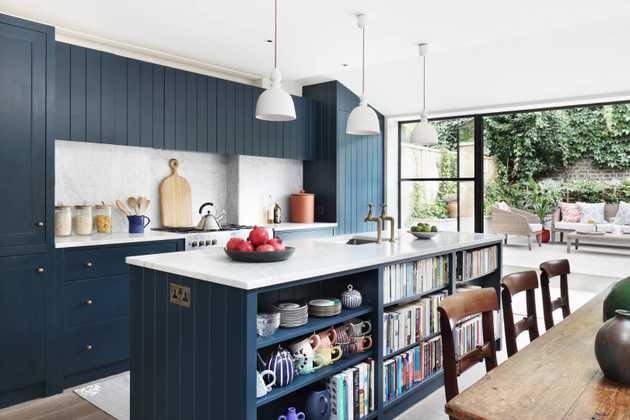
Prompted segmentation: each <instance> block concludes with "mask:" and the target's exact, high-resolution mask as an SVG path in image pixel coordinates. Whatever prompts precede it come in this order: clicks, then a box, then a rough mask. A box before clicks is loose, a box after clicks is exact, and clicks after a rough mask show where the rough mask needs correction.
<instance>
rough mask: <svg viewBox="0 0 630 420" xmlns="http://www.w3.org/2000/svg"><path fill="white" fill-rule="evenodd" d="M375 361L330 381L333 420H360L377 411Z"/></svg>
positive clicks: (362, 364)
mask: <svg viewBox="0 0 630 420" xmlns="http://www.w3.org/2000/svg"><path fill="white" fill-rule="evenodd" d="M374 372H375V368H374V360H373V359H366V361H365V362H362V363H359V364H358V365H356V366H354V367H351V368H349V369H346V370H344V371H341V372H339V373H338V374H336V375H334V376H332V377H330V378H329V379H328V390H329V391H330V400H331V416H330V419H331V420H359V419H360V418H362V417H365V416H367V415H368V414H370V413H371V412H372V411H374V409H375V405H376V403H375V400H374V397H375V395H374V390H375V388H374Z"/></svg>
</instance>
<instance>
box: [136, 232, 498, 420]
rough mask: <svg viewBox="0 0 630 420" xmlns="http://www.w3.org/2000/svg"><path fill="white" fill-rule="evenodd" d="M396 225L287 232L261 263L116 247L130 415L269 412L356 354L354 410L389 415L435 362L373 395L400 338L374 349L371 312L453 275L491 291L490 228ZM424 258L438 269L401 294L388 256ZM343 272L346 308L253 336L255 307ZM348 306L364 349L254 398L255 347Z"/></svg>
mask: <svg viewBox="0 0 630 420" xmlns="http://www.w3.org/2000/svg"><path fill="white" fill-rule="evenodd" d="M399 235H400V237H399V239H398V241H396V242H394V243H390V242H383V243H381V244H375V243H367V244H363V245H348V244H346V242H347V241H348V239H350V237H333V238H327V239H313V240H297V241H293V242H289V243H288V245H289V246H293V247H295V248H296V251H295V254H294V255H293V257H292V258H291V259H289V260H288V261H285V262H279V263H269V264H247V263H236V262H233V261H231V260H230V259H229V258H228V257H227V256H226V255H225V253H224V251H223V250H222V249H217V248H212V249H204V250H199V251H192V252H185V253H182V252H177V253H167V254H160V255H148V256H139V257H128V258H127V263H128V264H130V267H131V268H130V273H131V298H130V299H131V373H132V376H131V418H132V419H134V420H137V419H158V418H165V419H257V418H258V419H262V418H277V417H278V416H279V415H280V414H283V413H284V414H286V408H287V407H289V406H296V407H298V408H301V407H303V403H304V399H305V393H306V388H307V387H308V386H309V385H311V384H313V383H315V382H317V381H320V380H322V379H327V378H329V377H331V376H332V375H334V374H336V373H338V372H340V371H342V370H344V369H347V368H350V367H352V366H355V365H357V364H358V363H360V362H363V361H366V360H373V361H374V362H375V363H374V366H375V370H374V377H375V378H376V380H375V383H374V395H375V398H373V401H372V405H373V407H374V411H372V412H371V413H370V414H369V415H368V416H365V417H366V418H376V417H378V418H392V417H394V416H395V415H398V414H400V413H401V412H402V411H404V410H405V409H406V408H408V407H409V406H411V405H413V404H414V403H415V402H417V401H418V400H420V399H421V398H424V396H426V395H428V394H429V393H430V392H432V391H433V390H435V389H437V388H438V387H440V386H441V385H442V374H441V370H440V371H438V372H435V374H433V375H431V376H429V377H427V378H426V379H424V380H423V381H422V382H420V383H417V384H415V385H414V386H413V387H411V388H410V389H407V390H406V392H404V393H403V394H401V395H398V396H396V398H394V399H389V400H388V401H387V402H384V401H383V398H382V396H383V390H384V388H383V387H384V384H383V383H382V382H383V381H382V378H383V363H384V362H385V360H387V359H388V358H391V357H394V356H395V355H397V354H399V353H400V352H402V351H403V350H405V349H401V350H400V351H398V352H395V353H388V354H384V353H385V352H384V341H383V340H384V333H383V329H384V328H382V326H383V314H384V312H385V311H386V310H387V308H393V307H395V306H396V305H400V304H405V303H409V302H413V301H417V300H419V299H421V298H422V297H424V296H427V295H431V294H432V293H436V292H441V293H449V294H451V293H454V292H455V290H456V288H457V287H458V286H459V285H463V284H469V283H474V284H476V285H479V286H482V287H494V288H495V289H496V290H497V293H498V292H499V281H500V278H501V268H500V267H501V240H502V238H501V237H499V236H496V235H483V234H473V233H450V232H443V233H440V234H438V235H437V236H436V237H434V238H433V239H431V240H415V238H413V237H412V236H411V235H410V234H408V233H404V232H402V233H399ZM355 236H361V235H355ZM476 250H492V253H491V254H490V255H492V258H494V260H493V263H492V264H489V265H488V264H486V265H487V267H489V269H487V270H486V271H479V270H476V271H471V270H470V268H471V265H470V261H476V259H475V258H471V257H472V256H473V253H474V251H476ZM433 258H440V261H443V262H444V267H445V268H446V269H445V270H444V276H445V278H446V279H447V281H445V282H444V283H441V284H440V285H439V287H435V288H426V289H423V290H422V291H420V292H416V293H414V294H412V295H409V294H407V295H404V296H400V295H398V296H394V295H393V294H392V290H391V287H392V285H391V284H390V283H389V282H390V281H391V274H390V272H393V270H390V269H389V268H390V267H394V266H396V265H401V264H412V265H413V264H416V262H418V261H421V260H428V259H433ZM386 276H387V278H386ZM348 284H352V285H353V286H354V288H355V289H357V290H359V291H360V292H361V293H362V295H363V303H362V305H361V306H359V307H358V308H355V309H344V310H343V311H342V312H341V313H340V314H338V315H335V316H333V317H329V318H315V317H310V318H309V320H308V323H307V324H306V325H303V326H300V327H297V328H280V329H279V330H278V331H277V332H276V333H275V334H273V335H271V336H269V337H258V336H257V334H256V314H257V312H261V311H264V310H266V309H267V308H269V307H270V306H271V305H272V304H274V303H277V302H280V301H287V300H302V301H306V300H309V299H311V298H317V297H326V296H334V297H339V296H340V294H341V292H342V291H343V290H345V289H346V287H347V285H348ZM385 294H387V295H388V296H390V298H387V299H386V298H385V297H384V296H385ZM392 296H393V297H392ZM355 318H361V319H363V320H369V321H370V322H371V325H372V326H373V331H372V337H373V340H374V345H373V347H372V348H371V349H370V350H369V351H367V352H364V353H353V354H350V355H348V356H347V357H344V358H342V359H341V360H339V361H338V362H336V363H334V364H332V365H329V366H326V367H323V368H321V369H319V370H317V371H315V372H314V373H311V374H306V375H300V376H297V377H296V379H295V380H294V381H293V382H292V383H290V384H288V385H287V386H284V387H274V388H273V389H272V390H271V392H269V393H267V394H266V395H265V396H263V397H261V398H256V370H257V353H260V354H267V353H269V351H271V350H273V349H276V348H277V347H278V345H282V346H283V347H286V345H287V344H288V343H290V342H292V341H295V340H297V339H299V338H301V337H307V336H309V335H310V334H312V333H313V332H317V331H321V330H324V329H326V328H329V327H331V326H335V325H339V324H343V323H345V322H347V321H349V320H352V319H355ZM301 404H302V405H301Z"/></svg>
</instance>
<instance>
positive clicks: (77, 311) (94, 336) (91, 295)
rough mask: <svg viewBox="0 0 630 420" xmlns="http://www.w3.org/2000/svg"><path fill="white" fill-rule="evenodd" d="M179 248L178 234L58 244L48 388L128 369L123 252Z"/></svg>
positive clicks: (56, 389) (126, 273) (59, 388)
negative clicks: (89, 244)
mask: <svg viewBox="0 0 630 420" xmlns="http://www.w3.org/2000/svg"><path fill="white" fill-rule="evenodd" d="M183 249H184V243H183V240H166V241H155V242H144V243H139V244H138V243H136V244H120V245H106V246H94V247H81V248H65V249H63V248H62V249H58V250H57V252H56V258H55V259H56V270H57V275H56V280H55V284H56V286H55V293H56V295H55V302H56V303H57V304H56V319H57V320H58V324H57V329H56V340H55V344H54V346H53V348H54V350H53V351H51V352H49V353H48V356H47V357H48V360H49V363H50V364H51V365H52V366H54V367H53V368H52V369H51V374H50V377H49V378H48V380H49V381H50V384H49V387H50V389H51V390H53V392H61V391H62V390H63V389H64V388H67V387H70V386H75V385H78V384H81V383H85V382H89V381H92V380H95V379H98V378H101V377H104V376H108V375H112V374H115V373H118V372H122V371H125V370H127V369H129V361H128V359H129V267H128V266H127V264H126V263H125V258H126V257H128V256H133V255H147V254H160V253H164V252H175V251H181V250H183Z"/></svg>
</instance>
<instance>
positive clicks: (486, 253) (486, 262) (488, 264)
mask: <svg viewBox="0 0 630 420" xmlns="http://www.w3.org/2000/svg"><path fill="white" fill-rule="evenodd" d="M497 249H498V248H497V247H496V246H492V247H488V248H482V249H477V250H474V251H463V252H462V253H461V256H458V258H459V259H460V260H459V262H458V267H460V272H459V273H458V278H459V279H460V280H463V281H466V280H470V279H473V278H476V277H479V276H483V275H485V274H488V273H492V272H493V271H494V270H496V269H497V260H498V256H497Z"/></svg>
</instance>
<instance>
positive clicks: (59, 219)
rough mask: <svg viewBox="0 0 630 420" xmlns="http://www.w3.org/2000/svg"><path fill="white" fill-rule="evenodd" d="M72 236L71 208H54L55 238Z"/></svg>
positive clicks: (61, 206)
mask: <svg viewBox="0 0 630 420" xmlns="http://www.w3.org/2000/svg"><path fill="white" fill-rule="evenodd" d="M70 235H72V207H70V206H64V205H58V206H55V236H70Z"/></svg>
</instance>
